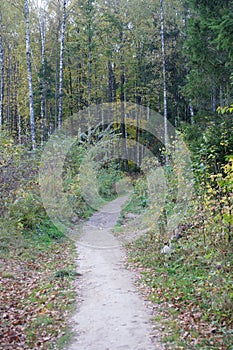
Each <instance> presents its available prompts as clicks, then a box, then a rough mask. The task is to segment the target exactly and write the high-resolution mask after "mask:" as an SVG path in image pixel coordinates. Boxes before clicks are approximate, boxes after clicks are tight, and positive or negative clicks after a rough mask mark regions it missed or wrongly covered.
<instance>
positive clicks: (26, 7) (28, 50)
mask: <svg viewBox="0 0 233 350" xmlns="http://www.w3.org/2000/svg"><path fill="white" fill-rule="evenodd" d="M24 15H25V24H26V58H27V72H28V88H29V107H30V127H31V144H32V149H33V150H34V149H36V129H35V115H34V97H33V85H32V64H31V40H30V26H29V4H28V0H24Z"/></svg>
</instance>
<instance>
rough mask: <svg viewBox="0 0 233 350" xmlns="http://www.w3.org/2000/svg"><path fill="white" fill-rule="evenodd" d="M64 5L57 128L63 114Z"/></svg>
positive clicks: (64, 10)
mask: <svg viewBox="0 0 233 350" xmlns="http://www.w3.org/2000/svg"><path fill="white" fill-rule="evenodd" d="M66 5H67V1H66V0H63V11H62V28H61V43H60V45H61V46H60V70H59V111H58V128H61V126H62V114H63V68H64V43H65V28H66Z"/></svg>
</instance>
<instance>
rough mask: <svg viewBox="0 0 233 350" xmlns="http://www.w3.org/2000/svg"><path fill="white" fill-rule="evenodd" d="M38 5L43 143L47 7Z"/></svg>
mask: <svg viewBox="0 0 233 350" xmlns="http://www.w3.org/2000/svg"><path fill="white" fill-rule="evenodd" d="M42 5H43V7H40V8H39V7H38V22H39V32H40V40H41V77H40V79H41V103H40V109H41V145H43V143H44V137H45V135H44V128H45V120H46V91H45V26H46V24H45V8H44V3H42Z"/></svg>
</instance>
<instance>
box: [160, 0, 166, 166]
mask: <svg viewBox="0 0 233 350" xmlns="http://www.w3.org/2000/svg"><path fill="white" fill-rule="evenodd" d="M160 23H161V47H162V69H163V118H164V145H165V148H166V151H167V148H168V129H167V128H168V127H167V84H166V60H165V57H166V56H165V42H164V11H163V0H160ZM165 162H166V165H168V156H167V154H166V157H165Z"/></svg>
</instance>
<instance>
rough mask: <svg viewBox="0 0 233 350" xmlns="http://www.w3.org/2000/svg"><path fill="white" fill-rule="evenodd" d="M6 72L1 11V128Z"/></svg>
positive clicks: (1, 124)
mask: <svg viewBox="0 0 233 350" xmlns="http://www.w3.org/2000/svg"><path fill="white" fill-rule="evenodd" d="M4 70H5V66H4V50H3V42H2V11H1V9H0V128H1V127H2V126H3V98H4Z"/></svg>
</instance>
